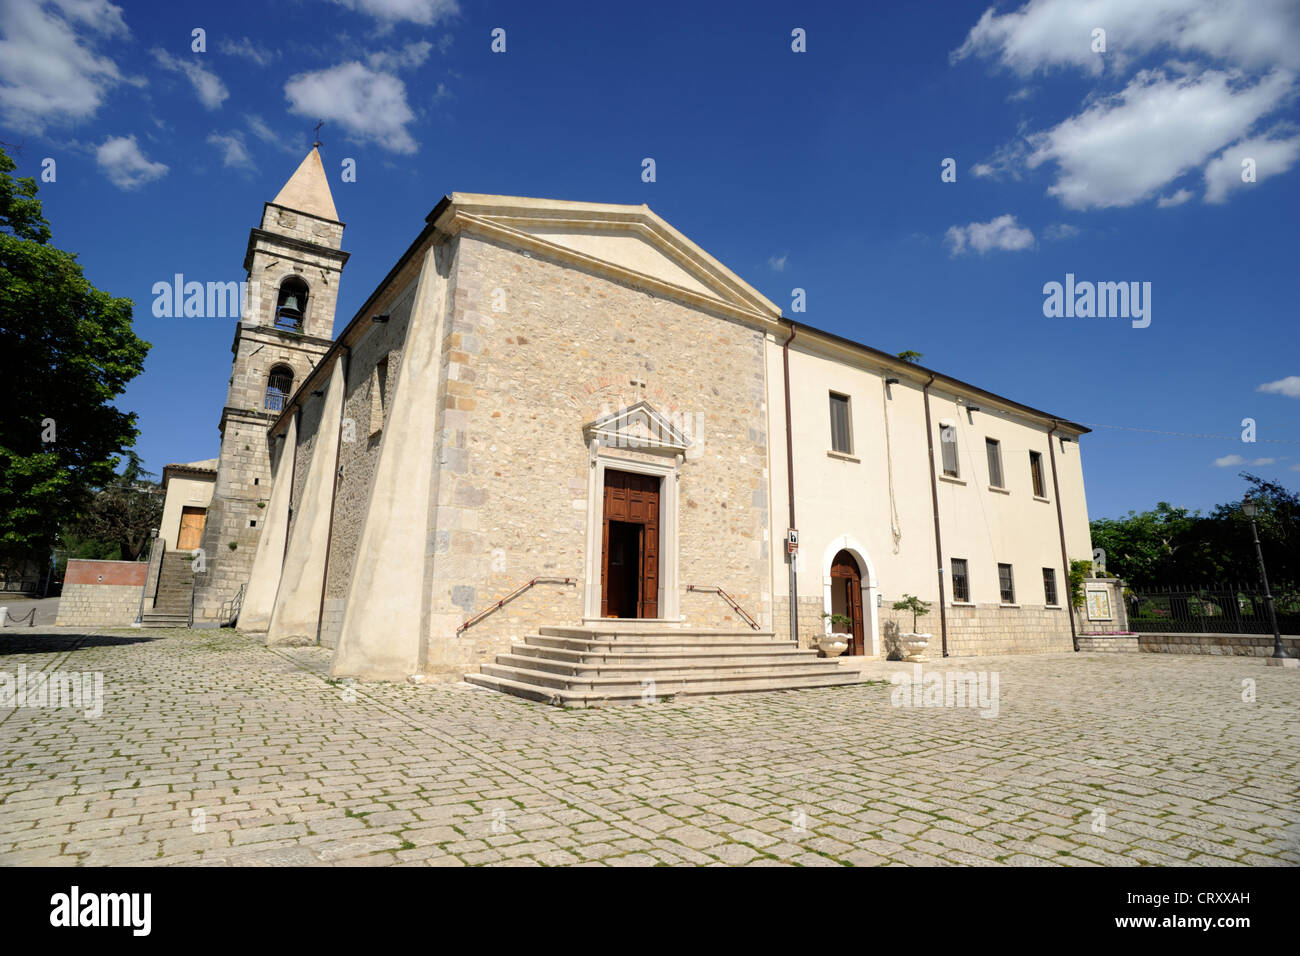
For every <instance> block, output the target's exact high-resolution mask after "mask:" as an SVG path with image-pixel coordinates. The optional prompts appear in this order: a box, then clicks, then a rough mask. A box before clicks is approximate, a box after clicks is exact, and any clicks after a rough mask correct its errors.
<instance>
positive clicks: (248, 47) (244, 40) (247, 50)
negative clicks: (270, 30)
mask: <svg viewBox="0 0 1300 956" xmlns="http://www.w3.org/2000/svg"><path fill="white" fill-rule="evenodd" d="M219 49H220V50H221V52H222V53H226V54H228V55H230V56H241V57H243V58H244V59H245V60H252V61H253V62H254V63H256V64H257V65H258V66H268V65H269V64H270V63H271V62H273V61H274V60H275V58H276V57H278V56H279V55H280V51H279V50H270V49H267V48H266V47H264V46H262V45H261V44H258V43H254V42H253V41H252V40H250V39H249V38H248V37H240V38H239V39H238V40H232V39H230V38H229V37H222V38H221V43H220V46H219Z"/></svg>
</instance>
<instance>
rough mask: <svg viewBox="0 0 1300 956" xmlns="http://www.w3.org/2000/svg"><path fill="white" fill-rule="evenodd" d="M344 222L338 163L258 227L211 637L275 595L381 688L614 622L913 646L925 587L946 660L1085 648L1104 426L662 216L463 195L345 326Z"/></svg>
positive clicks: (229, 418)
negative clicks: (1084, 582)
mask: <svg viewBox="0 0 1300 956" xmlns="http://www.w3.org/2000/svg"><path fill="white" fill-rule="evenodd" d="M342 235H343V224H342V223H341V222H340V221H339V220H338V216H337V213H336V211H335V208H334V203H333V200H332V198H331V196H330V192H329V187H328V183H327V181H326V177H325V173H324V169H323V167H322V166H321V163H320V159H319V157H318V155H317V154H316V152H315V151H314V150H313V152H312V153H310V154H309V155H308V157H307V158H306V159H305V160H304V162H303V164H302V165H301V166H300V167H299V169H298V171H297V172H296V173H295V174H294V176H293V178H292V179H291V180H290V181H289V183H288V184H287V185H286V186H285V188H284V189H283V190H281V192H280V194H279V195H278V196H277V197H276V199H275V200H273V201H272V202H271V203H268V204H267V205H266V207H265V209H264V213H263V217H262V222H261V225H260V226H259V227H258V228H256V229H254V230H253V232H252V235H251V237H250V241H249V247H248V253H247V257H246V259H245V267H246V269H248V271H249V276H250V280H255V281H256V282H257V288H258V289H259V290H260V291H261V294H260V296H259V297H257V298H256V299H255V300H254V301H253V302H252V304H251V305H250V307H249V309H248V312H247V314H245V315H244V316H242V317H241V321H240V323H239V325H238V329H237V332H236V338H235V343H234V346H233V351H234V354H235V362H234V370H233V374H232V378H231V385H230V392H229V397H228V399H227V403H226V407H225V408H224V410H223V412H222V418H221V433H222V442H221V451H220V455H219V457H218V464H217V477H216V483H215V487H214V491H213V497H212V503H211V506H210V508H209V512H208V517H207V523H206V525H205V528H204V531H203V551H204V555H205V560H206V567H205V568H204V570H203V572H202V573H200V574H198V575H196V579H197V580H198V581H199V584H198V587H197V591H196V607H197V608H198V612H197V618H198V619H199V620H200V621H203V620H206V621H209V622H216V621H217V620H219V618H220V616H221V614H222V613H223V612H222V609H223V608H226V607H229V606H230V602H231V601H232V599H234V598H235V596H236V594H237V592H238V591H239V589H240V588H241V587H243V588H244V591H243V594H242V604H241V606H240V610H239V617H238V627H239V628H240V630H241V631H244V632H247V633H255V634H265V638H266V640H267V642H268V643H271V644H316V643H320V644H322V645H325V646H327V647H330V648H333V651H334V665H333V670H334V674H335V675H336V676H340V677H356V678H362V679H395V680H396V679H406V678H409V677H411V676H412V675H425V676H427V677H430V678H432V679H457V678H459V677H460V676H461V675H463V674H465V673H468V672H472V671H474V670H476V669H477V668H478V666H479V665H480V664H481V663H483V662H485V661H488V660H490V659H491V658H492V657H493V656H494V655H497V654H500V653H504V652H508V651H509V650H510V648H511V642H512V640H514V639H517V638H519V637H520V636H522V635H526V634H536V633H537V632H538V629H539V628H540V627H546V626H555V625H581V624H583V623H584V622H585V623H588V624H596V623H599V622H606V621H609V620H610V619H612V618H617V619H620V620H629V619H634V620H635V621H637V622H638V623H639V625H640V626H642V627H644V628H662V629H664V630H665V631H670V630H673V629H687V630H689V629H713V628H719V629H734V628H748V627H751V626H752V627H756V628H758V629H759V630H760V631H770V632H773V633H774V634H775V635H776V636H777V637H784V638H786V639H789V638H790V637H791V635H792V633H796V634H797V638H798V641H799V642H800V643H801V644H803V645H805V646H811V645H812V644H814V643H815V641H816V639H817V638H818V637H819V636H821V635H823V634H824V633H826V632H827V630H828V629H829V628H830V627H832V623H831V622H832V621H834V622H836V624H835V626H836V629H837V630H840V629H843V630H845V631H846V632H847V634H848V637H849V643H850V649H849V653H851V654H862V655H867V656H885V655H887V654H889V653H891V652H892V651H894V650H896V649H897V646H898V635H899V634H900V633H902V632H908V631H912V630H913V619H912V615H911V614H910V613H904V612H899V611H895V610H894V609H893V604H894V602H895V601H898V600H900V599H901V598H902V597H903V596H904V595H915V596H917V597H919V598H921V599H922V600H924V601H926V602H929V604H930V611H929V612H928V613H927V614H924V615H923V616H922V617H921V618H920V620H919V621H918V622H917V624H916V630H918V631H922V632H927V633H931V634H932V635H933V638H932V645H931V653H933V654H934V655H935V656H938V654H939V653H946V654H952V655H969V654H996V653H1015V652H1028V651H1062V650H1064V651H1068V650H1070V649H1071V648H1072V646H1073V645H1072V637H1073V634H1074V623H1073V621H1072V616H1071V613H1070V610H1069V601H1068V569H1069V562H1070V561H1071V560H1073V559H1076V558H1085V559H1086V558H1089V557H1090V556H1091V542H1090V539H1089V532H1088V522H1087V509H1086V504H1085V498H1084V487H1083V472H1082V465H1081V461H1080V455H1079V451H1080V446H1079V438H1080V436H1081V435H1082V434H1084V433H1086V431H1087V429H1086V428H1084V427H1083V426H1081V425H1078V424H1076V423H1072V422H1070V421H1068V420H1066V419H1062V418H1059V417H1057V416H1053V415H1050V414H1048V413H1046V412H1042V411H1039V410H1036V409H1034V408H1031V407H1029V406H1026V405H1022V404H1019V403H1017V402H1014V401H1012V400H1010V399H1006V398H1003V397H1001V396H999V395H996V394H994V393H992V392H989V391H986V390H984V389H981V388H977V387H975V386H971V385H968V384H966V383H963V382H960V381H957V380H956V379H953V378H951V377H948V376H944V375H942V374H940V373H937V372H933V371H931V370H929V369H925V368H923V367H921V366H919V365H916V364H912V363H909V362H906V361H903V360H901V359H899V358H897V357H895V356H893V355H890V354H888V353H884V352H880V351H877V350H875V349H871V348H869V347H867V346H864V345H861V344H859V343H855V342H851V341H848V340H846V339H843V338H840V337H838V336H835V335H832V334H829V333H826V332H823V331H820V330H817V329H814V328H812V327H810V326H807V325H804V324H802V323H799V322H795V321H792V320H790V319H789V318H787V317H785V316H784V315H783V314H782V311H781V309H780V308H779V307H778V306H777V305H775V304H774V303H772V302H771V301H769V300H768V299H766V298H765V297H764V296H762V295H761V294H760V293H758V292H757V291H756V290H754V289H753V288H751V287H750V286H749V285H748V284H747V283H745V282H744V281H743V280H742V279H740V278H739V277H738V276H736V275H735V274H734V273H733V272H731V271H730V270H729V269H728V268H727V267H726V266H724V265H723V264H722V263H720V262H718V261H717V260H716V259H714V258H713V257H712V256H710V255H709V254H708V253H707V252H705V251H704V250H703V249H702V248H700V247H699V246H697V245H696V244H695V243H694V242H692V241H691V240H690V239H688V238H687V237H686V236H684V235H682V234H681V233H679V232H678V231H677V230H676V229H674V228H673V227H672V226H671V225H669V224H668V223H667V222H665V221H664V220H662V219H661V218H660V217H659V216H657V215H656V214H655V213H654V212H652V211H651V210H650V209H649V208H648V207H646V206H644V205H640V206H625V205H609V204H600V203H585V202H560V201H552V200H540V199H527V198H516V197H505V196H488V195H477V194H464V193H453V194H451V195H449V196H447V197H445V198H444V199H443V200H442V201H441V202H439V203H438V205H437V206H436V207H435V208H434V209H433V211H432V212H431V213H430V214H429V216H428V217H427V219H426V223H425V226H424V229H423V230H422V231H421V232H420V234H419V235H418V236H416V237H415V239H414V241H413V242H412V243H411V244H410V246H409V248H408V249H407V250H406V252H405V253H404V254H403V255H402V256H401V257H400V258H399V259H398V261H397V262H396V263H395V264H394V265H393V267H392V269H391V270H390V272H389V273H388V275H387V276H386V278H385V279H384V280H383V281H382V282H381V283H380V284H379V286H378V288H376V289H375V290H374V291H373V292H371V294H370V296H369V297H368V298H367V300H366V302H365V303H364V305H363V306H362V307H361V309H360V310H359V311H358V312H357V314H356V315H355V317H354V318H353V319H352V320H351V321H350V322H349V323H348V324H347V325H346V327H344V328H343V329H342V330H341V331H340V333H339V334H338V335H337V336H336V337H335V336H333V335H332V329H333V324H334V323H333V319H334V316H333V309H334V302H335V297H336V295H337V288H338V282H339V280H340V276H341V273H342V269H343V266H344V264H345V263H346V259H347V253H345V252H343V251H341V246H342ZM792 529H794V530H796V532H797V533H796V534H794V535H791V533H790V532H791V530H792ZM792 539H795V540H792ZM232 545H233V546H232ZM792 594H794V595H797V599H796V600H793V601H792V600H791V595H792ZM831 615H834V617H833V618H832V617H831ZM845 622H847V623H845Z"/></svg>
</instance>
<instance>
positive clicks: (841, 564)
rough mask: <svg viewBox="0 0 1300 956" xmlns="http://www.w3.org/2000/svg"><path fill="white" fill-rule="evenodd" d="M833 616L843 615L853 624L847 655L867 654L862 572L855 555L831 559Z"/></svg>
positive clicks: (850, 630)
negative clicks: (864, 631)
mask: <svg viewBox="0 0 1300 956" xmlns="http://www.w3.org/2000/svg"><path fill="white" fill-rule="evenodd" d="M830 578H831V614H843V615H844V616H845V617H847V618H848V619H849V620H850V621H851V622H852V623H851V626H850V628H849V633H850V635H851V637H850V640H849V649H848V651H847V652H846V653H849V654H856V655H858V656H861V655H862V654H864V653H865V650H864V643H865V642H864V641H863V629H862V571H861V569H860V568H859V567H858V562H857V561H856V560H854V558H853V555H851V554H849V552H847V551H840V552H837V553H836V555H835V557H834V558H833V559H831V575H830Z"/></svg>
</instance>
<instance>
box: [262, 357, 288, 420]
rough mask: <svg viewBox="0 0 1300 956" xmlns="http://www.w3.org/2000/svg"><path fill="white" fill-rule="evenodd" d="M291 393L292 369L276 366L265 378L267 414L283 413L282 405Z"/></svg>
mask: <svg viewBox="0 0 1300 956" xmlns="http://www.w3.org/2000/svg"><path fill="white" fill-rule="evenodd" d="M292 391H293V369H291V368H289V366H287V365H276V366H274V367H273V368H272V369H271V374H270V375H268V376H267V377H266V410H267V411H268V412H282V411H284V403H285V401H286V400H287V399H288V397H289V394H290V393H291V392H292Z"/></svg>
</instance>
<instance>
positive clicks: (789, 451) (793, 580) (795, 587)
mask: <svg viewBox="0 0 1300 956" xmlns="http://www.w3.org/2000/svg"><path fill="white" fill-rule="evenodd" d="M798 332H799V330H798V329H797V328H796V327H795V325H794V323H793V322H792V323H790V337H789V338H788V339H786V340H785V344H784V345H782V346H781V364H782V366H783V368H784V370H785V472H786V478H787V481H788V490H787V497H788V498H789V501H790V527H791V528H797V527H798V526H797V525H796V524H795V523H794V436H793V433H792V432H791V427H792V426H791V424H790V343H791V342H793V341H794V337H795V335H797V334H798ZM786 556H787V558H788V559H789V564H790V640H792V641H794V644H795V646H796V647H798V646H799V576H798V574H796V573H795V569H794V563H795V555H793V554H790V553H789V549H788V548H787V550H786Z"/></svg>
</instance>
